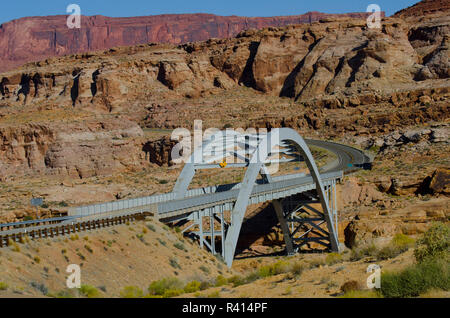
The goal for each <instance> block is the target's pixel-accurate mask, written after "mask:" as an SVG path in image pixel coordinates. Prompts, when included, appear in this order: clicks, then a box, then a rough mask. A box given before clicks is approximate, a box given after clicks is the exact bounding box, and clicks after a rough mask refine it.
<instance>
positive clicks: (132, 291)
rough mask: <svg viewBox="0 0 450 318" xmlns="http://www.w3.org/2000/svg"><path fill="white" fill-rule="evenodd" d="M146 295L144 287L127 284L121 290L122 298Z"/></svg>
mask: <svg viewBox="0 0 450 318" xmlns="http://www.w3.org/2000/svg"><path fill="white" fill-rule="evenodd" d="M143 296H144V292H143V291H142V289H140V288H139V287H136V286H127V287H125V288H124V289H123V290H122V291H121V292H120V297H122V298H141V297H143Z"/></svg>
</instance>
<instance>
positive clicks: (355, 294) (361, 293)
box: [339, 290, 383, 298]
mask: <svg viewBox="0 0 450 318" xmlns="http://www.w3.org/2000/svg"><path fill="white" fill-rule="evenodd" d="M382 297H383V295H381V294H380V293H379V292H377V291H374V290H351V291H348V292H346V293H345V294H344V295H342V296H339V298H382Z"/></svg>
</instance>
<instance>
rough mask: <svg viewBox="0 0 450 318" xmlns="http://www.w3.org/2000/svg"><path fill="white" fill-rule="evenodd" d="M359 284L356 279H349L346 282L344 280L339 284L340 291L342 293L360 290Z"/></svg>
mask: <svg viewBox="0 0 450 318" xmlns="http://www.w3.org/2000/svg"><path fill="white" fill-rule="evenodd" d="M360 289H361V286H360V284H359V282H357V281H356V280H350V281H348V282H345V283H344V284H343V285H342V286H341V291H342V292H343V293H348V292H351V291H357V290H360Z"/></svg>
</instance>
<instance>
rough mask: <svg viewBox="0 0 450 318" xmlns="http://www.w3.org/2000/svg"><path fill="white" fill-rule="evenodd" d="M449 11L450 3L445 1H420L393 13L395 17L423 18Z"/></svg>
mask: <svg viewBox="0 0 450 318" xmlns="http://www.w3.org/2000/svg"><path fill="white" fill-rule="evenodd" d="M446 10H450V3H449V2H448V1H447V0H422V1H420V2H418V3H416V4H415V5H413V6H410V7H408V8H406V9H403V10H400V11H398V12H397V13H395V15H394V16H396V17H403V18H404V17H423V16H425V15H430V14H436V13H437V14H440V13H441V12H443V11H446Z"/></svg>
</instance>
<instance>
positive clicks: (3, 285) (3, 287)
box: [0, 282, 8, 290]
mask: <svg viewBox="0 0 450 318" xmlns="http://www.w3.org/2000/svg"><path fill="white" fill-rule="evenodd" d="M7 289H8V284H7V283H4V282H0V290H7Z"/></svg>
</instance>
